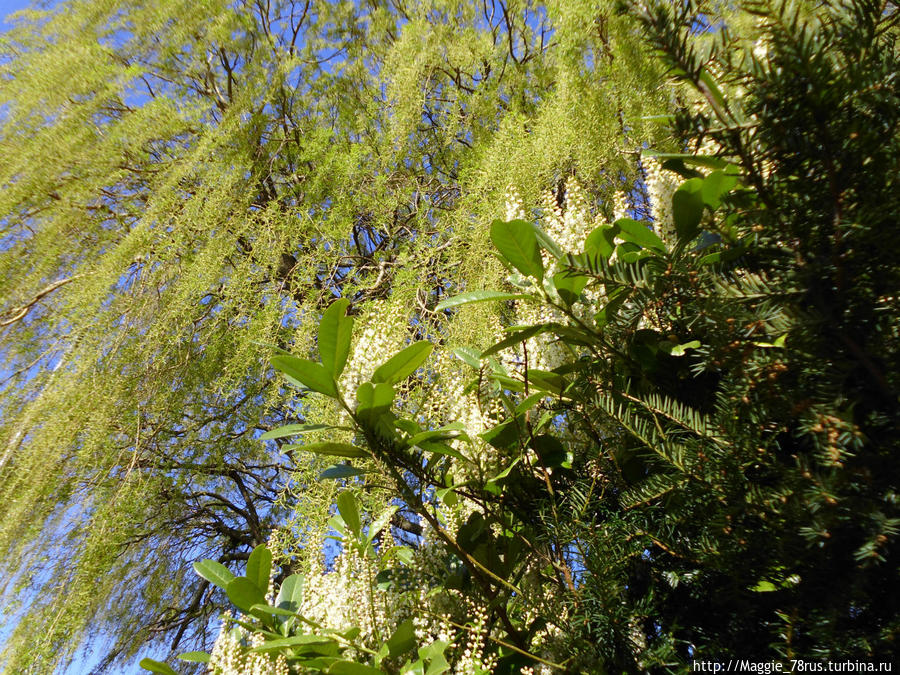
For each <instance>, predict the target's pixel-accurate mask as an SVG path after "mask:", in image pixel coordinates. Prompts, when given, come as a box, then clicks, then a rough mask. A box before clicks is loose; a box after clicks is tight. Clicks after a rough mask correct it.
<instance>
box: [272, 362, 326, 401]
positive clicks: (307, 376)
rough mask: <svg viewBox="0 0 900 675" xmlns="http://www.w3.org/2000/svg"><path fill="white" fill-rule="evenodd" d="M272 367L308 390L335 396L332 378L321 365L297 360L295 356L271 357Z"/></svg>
mask: <svg viewBox="0 0 900 675" xmlns="http://www.w3.org/2000/svg"><path fill="white" fill-rule="evenodd" d="M272 367H273V368H275V370H278V371H280V372H282V373H284V374H285V375H289V376H290V377H292V378H294V379H295V380H297V381H298V382H300V383H301V384H302V385H303V386H304V387H306V388H308V389H312V390H313V391H317V392H319V393H320V394H325V395H326V396H331V397H332V398H333V397H336V396H337V385H335V383H334V378H333V377H332V376H331V372H330V371H328V370H327V369H326V368H325V366H323V365H322V364H321V363H316V362H315V361H310V360H309V359H299V358H297V357H296V356H273V357H272Z"/></svg>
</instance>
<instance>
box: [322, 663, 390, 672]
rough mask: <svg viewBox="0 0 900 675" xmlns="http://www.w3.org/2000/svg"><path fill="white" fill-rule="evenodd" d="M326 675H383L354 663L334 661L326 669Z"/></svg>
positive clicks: (373, 669) (368, 667) (370, 667)
mask: <svg viewBox="0 0 900 675" xmlns="http://www.w3.org/2000/svg"><path fill="white" fill-rule="evenodd" d="M328 675H384V671H383V670H381V669H380V668H373V667H372V666H367V665H365V664H362V663H357V662H356V661H336V662H335V663H334V664H333V665H332V666H331V667H330V668H329V669H328Z"/></svg>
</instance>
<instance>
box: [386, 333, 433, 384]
mask: <svg viewBox="0 0 900 675" xmlns="http://www.w3.org/2000/svg"><path fill="white" fill-rule="evenodd" d="M432 349H434V345H433V344H431V343H430V342H428V341H427V340H420V341H419V342H413V343H412V344H411V345H410V346H409V347H407V348H406V349H403V350H402V351H400V352H398V353H397V354H394V355H393V356H392V357H391V358H390V359H388V360H387V361H386V362H385V363H383V364H382V365H380V366H379V367H378V369H377V370H376V371H375V372H374V373H373V374H372V382H386V383H387V384H396V383H397V382H401V381H403V380H405V379H406V378H407V377H409V376H410V375H412V374H413V373H414V372H415V371H416V370H417V369H418V368H419V366H421V365H422V364H423V363H424V362H425V359H427V358H428V355H429V354H431V350H432Z"/></svg>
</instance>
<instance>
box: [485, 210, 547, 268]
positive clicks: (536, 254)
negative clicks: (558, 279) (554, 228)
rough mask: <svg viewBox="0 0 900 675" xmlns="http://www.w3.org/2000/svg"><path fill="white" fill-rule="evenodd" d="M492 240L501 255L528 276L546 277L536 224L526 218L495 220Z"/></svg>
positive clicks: (492, 228)
mask: <svg viewBox="0 0 900 675" xmlns="http://www.w3.org/2000/svg"><path fill="white" fill-rule="evenodd" d="M491 241H492V242H493V243H494V246H495V247H496V248H497V250H498V251H499V252H500V255H502V256H503V258H504V259H505V260H506V261H507V262H509V263H510V264H511V265H512V266H513V267H515V268H516V269H517V270H519V272H521V273H522V274H524V275H525V276H526V277H534V278H536V279H537V280H538V281H540V280H541V279H543V278H544V263H543V262H542V261H541V250H540V248H539V247H538V243H537V234H536V233H535V229H534V225H532V224H531V223H527V222H525V221H524V220H510V221H508V222H506V221H502V220H495V221H494V224H493V225H491Z"/></svg>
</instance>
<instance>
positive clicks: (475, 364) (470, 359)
mask: <svg viewBox="0 0 900 675" xmlns="http://www.w3.org/2000/svg"><path fill="white" fill-rule="evenodd" d="M453 355H454V356H456V358H458V359H459V360H460V361H462V362H463V363H465V364H466V365H467V366H471V367H472V368H474V369H475V370H480V369H481V354H479V353H478V351H477V350H475V349H472V348H471V347H457V348H456V349H454V350H453Z"/></svg>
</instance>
